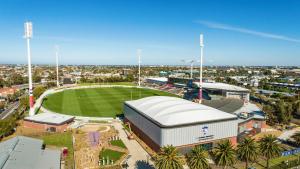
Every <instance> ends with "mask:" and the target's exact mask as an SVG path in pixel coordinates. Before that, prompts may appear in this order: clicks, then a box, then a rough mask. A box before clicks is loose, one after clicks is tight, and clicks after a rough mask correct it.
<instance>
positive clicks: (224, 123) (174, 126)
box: [124, 96, 238, 152]
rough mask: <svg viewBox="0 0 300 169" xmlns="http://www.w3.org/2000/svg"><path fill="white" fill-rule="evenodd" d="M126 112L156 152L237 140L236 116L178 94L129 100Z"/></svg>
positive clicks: (132, 127)
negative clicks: (161, 148) (169, 146)
mask: <svg viewBox="0 0 300 169" xmlns="http://www.w3.org/2000/svg"><path fill="white" fill-rule="evenodd" d="M124 115H125V119H124V121H125V123H129V124H130V127H131V129H132V131H133V132H134V133H135V134H136V135H137V136H138V137H139V138H141V139H142V140H143V141H144V142H145V143H146V144H147V145H148V146H149V147H151V148H152V149H153V150H155V151H158V150H159V149H160V147H163V146H166V145H173V146H176V147H177V148H178V149H179V150H180V151H182V152H186V151H187V150H188V149H190V148H191V147H193V146H195V145H198V144H203V145H205V146H206V147H207V148H208V149H210V148H211V147H213V146H214V143H215V142H217V141H219V140H222V139H229V140H231V142H232V143H233V144H236V141H237V128H238V126H237V125H238V123H237V120H238V117H237V116H236V115H234V114H230V113H226V112H223V111H220V110H217V109H214V108H211V107H208V106H205V105H202V104H197V103H194V102H191V101H188V100H184V99H180V98H176V97H167V96H152V97H146V98H142V99H139V100H134V101H126V102H125V104H124Z"/></svg>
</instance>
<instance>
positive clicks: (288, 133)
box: [278, 128, 299, 140]
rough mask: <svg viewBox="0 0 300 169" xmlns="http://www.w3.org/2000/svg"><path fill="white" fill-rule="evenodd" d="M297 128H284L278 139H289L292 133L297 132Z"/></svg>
mask: <svg viewBox="0 0 300 169" xmlns="http://www.w3.org/2000/svg"><path fill="white" fill-rule="evenodd" d="M298 131H299V129H298V128H295V129H292V130H285V131H283V133H282V134H281V135H280V136H279V137H278V138H279V139H281V140H287V139H289V138H290V137H291V136H292V135H293V134H295V133H296V132H298Z"/></svg>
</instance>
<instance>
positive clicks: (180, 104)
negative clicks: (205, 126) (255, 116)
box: [125, 96, 237, 126]
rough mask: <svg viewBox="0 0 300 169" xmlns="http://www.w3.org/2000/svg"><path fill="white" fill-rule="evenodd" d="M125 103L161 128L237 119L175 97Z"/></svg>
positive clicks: (149, 98)
mask: <svg viewBox="0 0 300 169" xmlns="http://www.w3.org/2000/svg"><path fill="white" fill-rule="evenodd" d="M125 103H126V104H127V105H129V106H130V107H132V108H134V109H135V110H137V111H138V112H139V113H141V114H143V115H145V116H147V117H148V118H150V119H151V120H154V121H156V122H158V123H159V124H160V125H163V126H176V125H186V124H192V123H204V122H210V121H219V120H226V119H235V118H237V116H236V115H233V114H229V113H226V112H223V111H220V110H217V109H214V108H212V107H208V106H205V105H203V104H198V103H194V102H191V101H188V100H184V99H181V98H176V97H168V96H152V97H146V98H142V99H139V100H134V101H126V102H125Z"/></svg>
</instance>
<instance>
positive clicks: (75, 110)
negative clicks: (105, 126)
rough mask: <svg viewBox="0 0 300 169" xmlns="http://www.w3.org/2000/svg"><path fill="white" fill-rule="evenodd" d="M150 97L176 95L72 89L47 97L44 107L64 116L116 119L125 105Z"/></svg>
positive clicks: (114, 88) (117, 88)
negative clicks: (131, 101) (126, 102)
mask: <svg viewBox="0 0 300 169" xmlns="http://www.w3.org/2000/svg"><path fill="white" fill-rule="evenodd" d="M148 96H175V97H177V96H176V95H174V94H171V93H167V92H163V91H158V90H151V89H144V88H125V87H105V88H85V89H70V90H65V91H62V92H58V93H54V94H51V95H49V96H47V97H46V98H45V100H44V102H43V107H44V108H46V109H48V110H51V111H54V112H57V113H62V114H68V115H75V116H88V117H115V116H116V115H118V114H122V109H123V103H124V101H127V100H136V99H139V98H144V97H148Z"/></svg>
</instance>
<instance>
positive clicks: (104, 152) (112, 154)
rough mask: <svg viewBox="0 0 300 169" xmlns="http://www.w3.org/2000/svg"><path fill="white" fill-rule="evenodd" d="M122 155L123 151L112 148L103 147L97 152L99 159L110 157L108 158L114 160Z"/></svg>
mask: <svg viewBox="0 0 300 169" xmlns="http://www.w3.org/2000/svg"><path fill="white" fill-rule="evenodd" d="M123 155H124V153H122V152H119V151H114V150H110V149H104V150H102V151H101V152H100V154H99V159H100V160H101V159H102V158H105V159H107V158H108V159H110V160H114V162H116V161H118V160H119V159H120V158H121V157H122V156H123Z"/></svg>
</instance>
